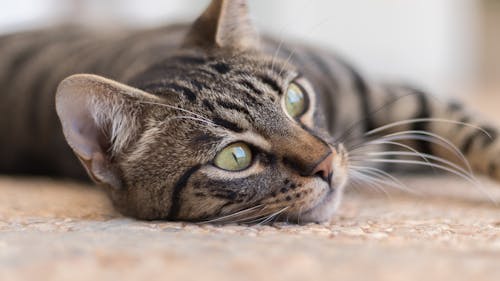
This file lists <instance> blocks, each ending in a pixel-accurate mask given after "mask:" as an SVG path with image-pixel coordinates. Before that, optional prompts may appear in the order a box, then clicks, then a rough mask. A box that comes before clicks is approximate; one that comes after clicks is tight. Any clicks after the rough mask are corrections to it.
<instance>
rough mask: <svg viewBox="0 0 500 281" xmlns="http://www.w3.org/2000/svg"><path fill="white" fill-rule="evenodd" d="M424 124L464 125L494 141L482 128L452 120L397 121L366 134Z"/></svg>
mask: <svg viewBox="0 0 500 281" xmlns="http://www.w3.org/2000/svg"><path fill="white" fill-rule="evenodd" d="M423 122H436V123H438V122H439V123H448V124H455V125H463V126H467V127H470V128H474V129H476V130H479V131H481V132H482V133H484V134H485V135H486V136H488V137H489V138H490V139H492V136H491V135H490V134H489V133H488V132H487V131H486V130H485V129H483V128H481V127H480V126H477V125H474V124H471V123H466V122H461V121H456V120H450V119H441V118H415V119H407V120H402V121H396V122H393V123H390V124H387V125H384V126H381V127H378V128H376V129H373V130H371V131H368V132H366V133H365V136H370V135H373V134H376V133H378V132H381V131H384V130H387V129H390V128H394V127H397V126H401V125H408V124H415V123H423Z"/></svg>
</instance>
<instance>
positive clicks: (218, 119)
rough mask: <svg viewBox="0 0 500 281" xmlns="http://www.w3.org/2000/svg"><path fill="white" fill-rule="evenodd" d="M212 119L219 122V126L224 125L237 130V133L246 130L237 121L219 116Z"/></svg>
mask: <svg viewBox="0 0 500 281" xmlns="http://www.w3.org/2000/svg"><path fill="white" fill-rule="evenodd" d="M212 121H213V122H214V123H215V124H217V125H219V126H222V127H224V128H226V129H228V130H231V131H233V132H236V133H241V132H243V131H244V130H243V129H242V128H241V127H240V126H238V125H237V124H236V123H233V122H231V121H227V120H225V119H222V118H219V117H215V118H213V119H212Z"/></svg>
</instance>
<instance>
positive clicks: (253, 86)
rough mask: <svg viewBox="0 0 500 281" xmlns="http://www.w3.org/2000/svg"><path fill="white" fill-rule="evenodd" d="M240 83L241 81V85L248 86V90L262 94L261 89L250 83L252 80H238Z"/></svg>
mask: <svg viewBox="0 0 500 281" xmlns="http://www.w3.org/2000/svg"><path fill="white" fill-rule="evenodd" d="M240 83H241V84H242V85H243V86H245V87H246V88H248V89H249V90H251V91H252V92H253V93H256V94H257V95H260V96H262V95H263V93H262V91H261V90H259V89H257V88H256V87H255V85H254V84H252V82H250V81H248V80H242V81H240Z"/></svg>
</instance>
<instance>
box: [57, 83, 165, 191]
mask: <svg viewBox="0 0 500 281" xmlns="http://www.w3.org/2000/svg"><path fill="white" fill-rule="evenodd" d="M157 99H158V98H157V97H155V96H153V95H150V94H148V93H145V92H143V91H141V90H138V89H135V88H132V87H129V86H126V85H123V84H120V83H118V82H115V81H112V80H109V79H106V78H103V77H99V76H96V75H89V74H78V75H73V76H70V77H68V78H66V79H65V80H63V81H62V82H61V83H60V84H59V87H58V89H57V94H56V110H57V114H58V116H59V119H60V121H61V124H62V129H63V133H64V136H65V138H66V141H67V142H68V144H69V146H70V147H71V148H72V149H73V151H74V152H75V154H76V155H77V156H78V158H79V159H80V161H81V162H82V164H83V166H84V167H85V168H86V169H87V172H88V173H89V175H90V176H91V178H92V179H93V180H94V181H96V182H97V183H99V184H103V185H106V186H110V187H112V188H116V189H118V188H120V187H121V185H122V184H121V176H120V170H119V168H118V167H117V166H116V164H115V163H114V161H113V160H114V157H115V156H116V155H117V154H118V153H120V152H121V150H123V149H124V148H125V147H126V146H127V144H128V143H129V142H130V141H131V139H133V138H134V136H136V135H137V133H138V131H139V128H140V122H139V120H138V117H139V115H140V112H141V109H140V108H141V107H140V106H138V104H139V102H141V101H144V100H147V101H155V100H157Z"/></svg>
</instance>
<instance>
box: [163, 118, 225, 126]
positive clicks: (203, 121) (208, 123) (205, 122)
mask: <svg viewBox="0 0 500 281" xmlns="http://www.w3.org/2000/svg"><path fill="white" fill-rule="evenodd" d="M176 119H188V120H194V121H198V122H201V123H204V124H207V125H209V126H213V127H220V126H219V125H217V124H215V123H213V122H208V121H205V120H203V119H200V118H196V117H191V116H174V117H171V118H169V119H168V120H176Z"/></svg>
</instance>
